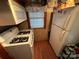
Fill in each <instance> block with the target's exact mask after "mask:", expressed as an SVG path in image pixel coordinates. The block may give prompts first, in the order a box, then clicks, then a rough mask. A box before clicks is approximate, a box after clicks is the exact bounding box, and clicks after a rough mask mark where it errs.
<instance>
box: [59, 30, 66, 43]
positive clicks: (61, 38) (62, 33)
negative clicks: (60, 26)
mask: <svg viewBox="0 0 79 59" xmlns="http://www.w3.org/2000/svg"><path fill="white" fill-rule="evenodd" d="M65 32H66V31H64V30H63V31H62V32H61V35H60V38H59V40H60V41H62V40H63V37H64V35H65Z"/></svg>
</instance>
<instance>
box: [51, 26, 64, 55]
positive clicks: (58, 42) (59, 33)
mask: <svg viewBox="0 0 79 59" xmlns="http://www.w3.org/2000/svg"><path fill="white" fill-rule="evenodd" d="M64 34H65V31H64V30H63V29H61V28H59V27H57V26H55V25H53V26H52V29H51V35H50V44H51V46H52V48H53V49H54V51H55V53H56V55H57V56H59V53H60V51H61V49H62V44H63V36H64Z"/></svg>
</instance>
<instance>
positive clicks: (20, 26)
mask: <svg viewBox="0 0 79 59" xmlns="http://www.w3.org/2000/svg"><path fill="white" fill-rule="evenodd" d="M18 28H19V30H23V29H28V22H27V20H26V21H24V22H22V23H20V24H19V25H18Z"/></svg>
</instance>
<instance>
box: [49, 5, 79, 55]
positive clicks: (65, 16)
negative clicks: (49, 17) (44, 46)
mask: <svg viewBox="0 0 79 59" xmlns="http://www.w3.org/2000/svg"><path fill="white" fill-rule="evenodd" d="M78 34H79V6H75V7H72V8H68V9H65V10H63V13H60V12H57V11H55V12H54V16H53V22H52V27H51V34H50V40H49V42H50V44H51V46H52V48H53V49H54V52H55V53H56V55H57V56H59V55H60V53H61V51H62V49H63V47H64V46H65V45H66V44H75V43H77V42H79V40H78V39H79V36H78Z"/></svg>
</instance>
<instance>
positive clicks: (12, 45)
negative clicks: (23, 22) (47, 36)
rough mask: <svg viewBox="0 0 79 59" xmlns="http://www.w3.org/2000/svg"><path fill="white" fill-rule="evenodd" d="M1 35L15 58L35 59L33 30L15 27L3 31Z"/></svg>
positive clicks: (6, 47)
mask: <svg viewBox="0 0 79 59" xmlns="http://www.w3.org/2000/svg"><path fill="white" fill-rule="evenodd" d="M0 37H1V38H2V41H3V42H1V43H2V45H3V47H4V48H5V50H6V51H7V52H8V53H9V54H10V56H12V57H13V58H14V59H33V55H34V54H33V43H34V33H33V30H29V29H28V30H21V31H19V30H18V28H17V27H13V28H11V29H9V30H7V31H5V32H3V33H1V34H0ZM1 38H0V39H1Z"/></svg>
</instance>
